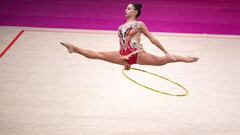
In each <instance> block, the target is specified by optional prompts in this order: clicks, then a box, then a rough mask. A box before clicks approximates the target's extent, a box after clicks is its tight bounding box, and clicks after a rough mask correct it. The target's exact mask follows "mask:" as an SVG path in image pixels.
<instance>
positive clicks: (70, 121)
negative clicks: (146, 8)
mask: <svg viewBox="0 0 240 135" xmlns="http://www.w3.org/2000/svg"><path fill="white" fill-rule="evenodd" d="M22 29H25V30H26V31H25V32H24V33H23V34H22V35H21V36H20V38H19V39H18V40H17V41H16V42H15V43H14V45H13V46H12V47H11V48H10V49H9V51H8V52H7V53H6V54H5V55H4V56H3V57H2V58H0V134H1V135H36V134H39V135H77V134H78V135H160V134H161V135H179V134H183V135H207V134H208V135H238V134H239V131H240V70H239V66H240V53H239V51H240V36H227V35H221V36H220V35H191V34H174V33H153V34H154V35H155V37H156V38H157V39H159V40H160V41H161V43H162V44H163V45H164V46H165V47H166V48H167V49H168V50H169V52H171V53H174V54H179V55H190V56H198V57H200V61H199V62H197V63H193V64H185V63H174V64H168V65H165V66H161V67H153V66H138V65H135V66H133V67H138V68H141V69H145V70H149V71H152V72H154V73H158V74H160V75H163V76H165V77H168V78H171V79H173V80H175V81H177V82H179V83H181V84H183V85H184V86H185V87H186V88H188V90H189V95H188V96H186V97H171V96H167V95H162V94H158V93H155V92H152V91H149V90H147V89H144V88H141V87H139V86H137V85H135V84H133V83H132V82H130V81H128V80H127V79H126V78H125V77H124V76H123V75H122V73H121V70H122V66H119V65H114V64H111V63H107V62H103V61H98V60H89V59H86V58H85V57H83V56H80V55H77V54H73V55H69V54H68V52H67V50H66V49H65V48H63V47H62V46H60V44H59V42H60V41H65V42H70V43H73V44H76V45H77V46H81V47H83V48H87V49H93V50H95V51H111V50H118V47H119V45H118V37H117V33H116V31H94V30H71V29H40V28H24V27H0V52H2V51H3V50H4V49H5V48H6V47H7V45H8V44H9V43H10V42H11V41H12V40H13V38H14V37H15V36H16V35H17V34H18V33H19V31H20V30H22ZM33 30H39V31H33ZM142 42H143V44H144V48H145V50H146V51H148V52H151V53H153V54H159V55H162V53H161V52H160V51H159V50H158V49H157V48H156V47H155V46H154V45H152V44H150V42H149V41H148V40H147V39H146V38H143V40H142ZM137 78H138V79H139V78H140V79H144V78H145V76H142V78H141V77H137ZM150 78H151V77H150ZM160 82H161V80H157V79H156V78H154V79H153V80H152V84H149V85H154V84H158V83H160ZM168 86H169V87H168ZM168 86H162V87H166V88H170V87H171V85H170V84H168ZM159 88H160V89H161V86H159ZM169 91H171V90H170V89H169Z"/></svg>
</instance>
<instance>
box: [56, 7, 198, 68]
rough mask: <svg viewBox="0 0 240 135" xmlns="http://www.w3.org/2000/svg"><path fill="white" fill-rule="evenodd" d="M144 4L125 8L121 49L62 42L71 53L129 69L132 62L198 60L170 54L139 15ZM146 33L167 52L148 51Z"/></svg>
mask: <svg viewBox="0 0 240 135" xmlns="http://www.w3.org/2000/svg"><path fill="white" fill-rule="evenodd" d="M141 8H142V4H138V3H130V4H128V6H127V8H126V10H125V17H126V22H125V23H124V24H122V25H120V26H119V28H118V37H119V42H120V50H119V51H109V52H100V51H93V50H87V49H83V48H80V47H77V46H75V45H72V44H69V43H64V42H60V43H61V44H62V45H63V46H64V47H66V48H67V49H68V52H69V53H78V54H81V55H83V56H85V57H87V58H90V59H100V60H104V61H108V62H111V63H115V64H120V65H123V66H124V69H126V70H129V69H130V68H131V65H132V64H140V65H153V66H161V65H165V64H167V63H173V62H185V63H192V62H196V61H198V59H199V58H198V57H189V56H186V57H185V56H179V55H174V54H170V53H169V52H168V51H167V50H166V49H165V48H164V47H163V46H162V44H161V43H160V42H159V41H158V40H157V39H156V38H155V37H154V36H153V35H152V34H151V33H150V32H149V30H148V28H147V26H146V25H145V24H144V22H142V21H138V20H137V17H139V16H140V15H141ZM142 33H143V34H144V35H145V36H146V37H147V38H148V39H149V40H150V41H151V43H152V44H154V45H156V46H157V47H158V48H159V49H160V50H162V51H163V53H164V54H165V55H164V56H156V55H153V54H150V53H148V52H146V51H145V50H144V49H143V47H142V44H141V43H140V40H141V39H140V36H141V34H142Z"/></svg>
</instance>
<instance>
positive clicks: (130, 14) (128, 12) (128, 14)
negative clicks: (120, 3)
mask: <svg viewBox="0 0 240 135" xmlns="http://www.w3.org/2000/svg"><path fill="white" fill-rule="evenodd" d="M136 15H137V10H135V8H134V6H133V5H132V4H128V6H127V8H126V9H125V17H126V18H131V17H136Z"/></svg>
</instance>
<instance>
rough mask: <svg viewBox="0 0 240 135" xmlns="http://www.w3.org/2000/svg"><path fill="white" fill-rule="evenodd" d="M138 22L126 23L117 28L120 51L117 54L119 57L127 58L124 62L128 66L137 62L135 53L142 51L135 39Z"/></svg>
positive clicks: (137, 32) (137, 31)
mask: <svg viewBox="0 0 240 135" xmlns="http://www.w3.org/2000/svg"><path fill="white" fill-rule="evenodd" d="M137 25H138V22H137V21H133V22H128V23H126V24H123V25H121V26H119V28H118V36H119V41H120V50H119V53H120V55H121V56H127V57H128V59H127V60H126V61H127V62H128V63H129V64H130V65H132V64H136V62H137V53H138V52H141V51H142V50H143V48H142V45H141V44H139V43H138V42H137V39H136V37H135V35H136V34H139V30H138V28H137Z"/></svg>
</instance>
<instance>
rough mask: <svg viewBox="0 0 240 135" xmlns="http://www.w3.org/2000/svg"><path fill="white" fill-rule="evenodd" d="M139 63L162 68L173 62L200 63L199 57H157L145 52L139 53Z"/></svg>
mask: <svg viewBox="0 0 240 135" xmlns="http://www.w3.org/2000/svg"><path fill="white" fill-rule="evenodd" d="M137 59H138V60H137V63H138V64H140V65H154V66H161V65H165V64H168V63H173V62H185V63H192V62H196V61H198V59H199V58H198V57H184V56H179V55H170V56H162V57H159V56H156V55H152V54H149V53H147V52H145V51H143V52H140V53H138V58H137Z"/></svg>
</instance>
